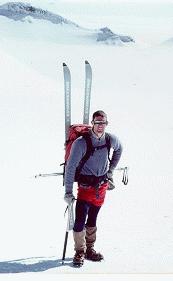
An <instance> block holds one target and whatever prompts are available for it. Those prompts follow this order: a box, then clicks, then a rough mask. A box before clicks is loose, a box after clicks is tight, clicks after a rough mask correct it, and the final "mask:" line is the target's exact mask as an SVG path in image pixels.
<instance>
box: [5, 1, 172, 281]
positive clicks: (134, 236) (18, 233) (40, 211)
mask: <svg viewBox="0 0 173 281" xmlns="http://www.w3.org/2000/svg"><path fill="white" fill-rule="evenodd" d="M51 2H52V3H54V1H53V0H52V1H51ZM45 3H46V1H45ZM45 3H44V6H45V5H46V4H45ZM56 5H57V4H56ZM78 5H79V3H78ZM122 5H124V6H123V7H124V8H125V7H126V6H125V3H123V4H122ZM49 6H50V2H49V1H47V7H48V8H49ZM81 6H82V4H81ZM148 9H149V7H148ZM55 12H57V13H58V11H55ZM85 16H86V15H85ZM89 19H91V21H92V19H93V17H92V15H88V21H89ZM165 19H166V16H165ZM70 20H71V19H70ZM110 20H112V22H111V26H110V27H111V29H112V27H113V31H115V32H119V30H118V29H117V27H116V20H115V22H114V20H113V17H111V19H110ZM123 20H124V23H123ZM150 20H151V19H150ZM30 21H31V23H30ZM30 21H27V20H26V21H24V22H14V21H13V20H10V19H7V18H5V17H0V25H1V30H0V35H1V36H0V57H1V63H0V73H1V83H0V93H1V94H0V104H1V107H0V111H1V121H0V129H1V140H0V141H1V146H0V155H1V161H0V171H1V196H0V213H1V239H0V249H1V257H0V273H2V274H1V275H0V278H1V277H2V278H3V280H4V278H8V277H7V276H10V277H11V278H13V279H14V278H16V279H17V278H20V276H25V278H30V277H31V278H32V280H33V278H38V276H39V277H40V276H41V278H43V279H44V278H47V276H48V278H56V279H57V277H58V276H61V275H59V274H63V275H62V276H63V278H70V276H72V277H75V278H76V279H77V278H80V276H81V274H82V278H84V280H85V278H87V280H88V278H91V276H93V278H95V279H98V280H102V278H105V276H109V279H111V278H112V279H113V278H115V277H116V276H117V277H118V278H119V280H121V278H122V277H123V276H122V275H121V274H123V275H124V274H125V276H124V278H126V274H131V275H130V276H128V278H129V279H132V277H133V280H135V278H138V276H136V275H135V274H136V273H137V274H142V273H147V274H149V276H150V274H153V273H157V274H159V273H160V274H166V273H167V275H166V276H164V280H166V278H167V279H169V278H171V276H169V274H168V273H172V264H173V256H172V252H173V227H172V219H173V211H172V200H173V189H172V185H173V175H172V160H173V153H172V142H173V126H172V106H173V96H172V88H173V86H172V68H173V56H172V44H170V39H171V38H172V34H171V31H170V26H168V25H167V23H168V22H169V23H172V21H171V19H170V18H169V17H168V19H167V21H166V22H165V24H164V25H163V22H162V21H161V22H160V23H162V24H158V26H157V33H155V35H154V36H153V34H154V32H153V31H155V30H156V29H155V28H156V25H155V24H154V19H153V21H151V22H153V26H151V28H150V29H148V25H147V19H146V18H145V17H144V18H142V19H141V21H143V22H145V23H146V29H145V24H144V25H142V28H141V30H142V31H141V32H139V27H138V30H137V27H136V17H135V16H134V17H132V18H131V21H130V29H131V31H133V28H134V33H135V43H133V44H132V45H126V46H123V47H119V46H110V45H102V44H98V43H97V42H96V43H95V44H93V41H92V42H91V40H90V39H86V37H85V36H84V33H83V32H84V31H83V32H82V31H81V34H80V35H79V33H78V35H77V37H76V35H75V37H74V34H73V32H74V29H72V28H71V27H69V26H68V27H64V26H61V27H57V34H58V36H56V29H55V28H52V26H53V24H52V23H50V22H45V21H40V20H39V21H38V20H36V19H33V18H30ZM80 21H81V22H82V15H81V18H80ZM84 21H85V20H84ZM121 23H122V28H123V29H124V28H125V27H126V29H127V31H126V32H125V33H126V34H129V25H128V23H127V26H126V20H125V18H124V17H122V21H121V22H120V23H119V26H120V25H121ZM83 26H84V24H83ZM107 26H108V27H109V24H107ZM152 27H153V28H152ZM64 29H66V30H64ZM159 31H160V33H159ZM67 32H68V37H69V36H71V37H70V39H69V38H66V37H65V36H67ZM123 33H124V32H123ZM60 35H61V36H60ZM130 35H132V37H133V33H130ZM166 36H167V37H166ZM84 37H85V38H84ZM74 38H75V39H74ZM76 38H78V40H77V39H76ZM70 40H71V43H69V42H70ZM167 40H168V41H169V43H168V44H167V43H166V42H167ZM86 59H87V60H88V61H89V62H90V64H91V65H92V68H93V85H92V101H91V113H92V112H93V111H95V110H97V109H103V110H105V111H106V112H107V114H108V117H109V127H108V131H110V132H113V133H115V134H117V135H118V136H119V138H120V139H121V140H122V143H123V146H124V151H123V155H122V158H121V161H120V163H119V166H121V167H124V166H129V183H128V185H127V186H124V185H123V184H122V183H121V176H122V174H121V172H119V171H117V172H116V173H115V177H114V179H115V182H116V185H117V188H116V190H114V191H109V192H108V193H107V197H106V202H105V204H104V206H103V208H102V210H101V211H100V215H99V218H98V238H97V243H96V249H98V250H100V251H101V252H102V253H103V254H104V256H105V260H104V261H103V262H101V263H92V262H90V261H86V262H85V264H84V266H83V267H82V268H80V269H77V270H76V269H75V268H73V267H72V266H71V261H72V257H73V253H74V252H73V239H72V233H70V234H69V241H68V247H67V253H66V257H67V260H66V263H65V265H64V266H62V265H61V258H62V250H63V243H64V235H65V228H66V218H64V210H65V207H66V205H65V202H64V200H63V195H64V188H63V187H62V178H61V177H47V178H37V179H36V178H35V175H36V174H39V173H51V172H57V171H62V168H61V167H60V166H59V164H60V163H62V162H63V155H64V150H63V143H64V112H63V106H64V100H63V87H64V84H63V73H62V63H63V62H65V63H67V65H68V66H69V67H70V69H71V73H72V94H73V101H72V106H73V113H72V120H73V122H74V123H76V122H80V120H82V111H81V110H79V109H78V108H81V107H82V106H83V99H82V95H83V92H84V61H85V60H86ZM103 66H104V67H103ZM74 191H75V192H76V189H75V188H74ZM3 273H4V274H3ZM8 273H11V274H8ZM15 273H18V274H15ZM23 274H24V275H23ZM40 274H41V275H40ZM133 274H134V275H133ZM157 274H156V276H157ZM154 276H155V275H152V278H154ZM162 276H163V275H159V276H157V277H158V278H162ZM143 278H145V277H143Z"/></svg>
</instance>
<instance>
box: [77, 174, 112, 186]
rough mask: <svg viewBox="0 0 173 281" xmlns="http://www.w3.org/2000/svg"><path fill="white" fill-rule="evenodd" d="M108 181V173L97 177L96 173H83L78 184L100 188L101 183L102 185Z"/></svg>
mask: <svg viewBox="0 0 173 281" xmlns="http://www.w3.org/2000/svg"><path fill="white" fill-rule="evenodd" d="M105 182H107V175H106V174H105V175H103V176H99V177H96V176H94V175H83V174H80V175H79V178H78V184H79V185H80V186H84V187H87V186H92V187H95V188H99V187H100V185H102V184H103V183H105Z"/></svg>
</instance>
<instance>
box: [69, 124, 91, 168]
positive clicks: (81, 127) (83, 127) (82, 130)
mask: <svg viewBox="0 0 173 281" xmlns="http://www.w3.org/2000/svg"><path fill="white" fill-rule="evenodd" d="M90 129H91V126H90V125H87V124H74V125H71V126H70V127H69V131H68V139H67V141H66V143H65V157H64V160H65V163H66V162H67V160H68V158H69V155H70V151H71V146H72V144H73V142H74V141H75V140H76V139H77V138H78V137H80V136H84V137H85V136H86V135H88V134H89V131H90Z"/></svg>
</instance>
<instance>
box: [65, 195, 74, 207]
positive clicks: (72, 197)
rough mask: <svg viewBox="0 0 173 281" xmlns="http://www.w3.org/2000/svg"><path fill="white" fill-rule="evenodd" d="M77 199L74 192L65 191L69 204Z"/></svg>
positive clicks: (66, 200)
mask: <svg viewBox="0 0 173 281" xmlns="http://www.w3.org/2000/svg"><path fill="white" fill-rule="evenodd" d="M73 200H75V197H74V195H73V193H65V195H64V201H65V202H66V203H67V204H68V205H69V204H71V203H72V201H73Z"/></svg>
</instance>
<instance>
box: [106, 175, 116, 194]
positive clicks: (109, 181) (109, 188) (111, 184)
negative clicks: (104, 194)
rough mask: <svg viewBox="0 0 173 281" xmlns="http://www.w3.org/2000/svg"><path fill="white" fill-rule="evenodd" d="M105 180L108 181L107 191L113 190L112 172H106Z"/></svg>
mask: <svg viewBox="0 0 173 281" xmlns="http://www.w3.org/2000/svg"><path fill="white" fill-rule="evenodd" d="M107 179H108V183H109V187H108V190H112V189H114V188H115V184H114V180H113V172H111V171H108V172H107Z"/></svg>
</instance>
